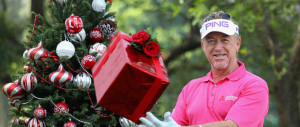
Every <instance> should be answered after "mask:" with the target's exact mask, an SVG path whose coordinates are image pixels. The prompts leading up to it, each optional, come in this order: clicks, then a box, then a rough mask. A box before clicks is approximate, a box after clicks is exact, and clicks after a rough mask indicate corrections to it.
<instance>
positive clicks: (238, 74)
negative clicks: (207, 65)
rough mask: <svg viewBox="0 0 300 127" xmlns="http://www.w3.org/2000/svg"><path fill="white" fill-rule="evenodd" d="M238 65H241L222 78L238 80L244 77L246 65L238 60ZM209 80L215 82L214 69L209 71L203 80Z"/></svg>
mask: <svg viewBox="0 0 300 127" xmlns="http://www.w3.org/2000/svg"><path fill="white" fill-rule="evenodd" d="M238 65H239V67H238V68H237V69H236V70H235V71H233V72H232V73H231V74H229V75H227V76H226V77H224V78H223V79H222V80H224V79H229V80H238V79H240V78H241V77H243V76H244V75H245V74H246V68H245V65H244V63H242V62H241V61H238ZM207 81H210V82H214V80H213V78H212V71H210V72H208V73H207V75H206V76H205V77H204V80H203V82H207Z"/></svg>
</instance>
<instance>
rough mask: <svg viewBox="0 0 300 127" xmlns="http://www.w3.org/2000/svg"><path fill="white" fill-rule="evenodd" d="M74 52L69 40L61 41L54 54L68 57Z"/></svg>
mask: <svg viewBox="0 0 300 127" xmlns="http://www.w3.org/2000/svg"><path fill="white" fill-rule="evenodd" d="M74 53H75V47H74V45H73V44H72V43H71V42H69V41H62V42H60V43H59V44H58V45H57V47H56V54H57V55H58V56H59V57H60V58H61V57H66V58H67V59H70V58H71V57H72V56H73V55H74Z"/></svg>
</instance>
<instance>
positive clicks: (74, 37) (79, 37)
mask: <svg viewBox="0 0 300 127" xmlns="http://www.w3.org/2000/svg"><path fill="white" fill-rule="evenodd" d="M67 35H68V37H69V39H70V41H72V42H75V43H80V42H82V41H84V39H85V38H86V33H85V30H84V29H82V30H81V31H80V32H79V33H75V34H72V33H69V32H67Z"/></svg>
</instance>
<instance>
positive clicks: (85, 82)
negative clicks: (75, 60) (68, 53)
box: [73, 73, 92, 88]
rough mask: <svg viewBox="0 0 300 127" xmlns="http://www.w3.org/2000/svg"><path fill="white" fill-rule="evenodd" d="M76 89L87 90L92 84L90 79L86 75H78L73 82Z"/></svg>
mask: <svg viewBox="0 0 300 127" xmlns="http://www.w3.org/2000/svg"><path fill="white" fill-rule="evenodd" d="M73 83H74V84H75V85H76V86H77V87H78V88H89V87H90V86H91V84H92V78H91V77H90V76H89V75H87V74H86V73H79V74H77V75H76V77H75V78H74V80H73Z"/></svg>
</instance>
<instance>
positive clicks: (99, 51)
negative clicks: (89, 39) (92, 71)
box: [89, 43, 107, 59]
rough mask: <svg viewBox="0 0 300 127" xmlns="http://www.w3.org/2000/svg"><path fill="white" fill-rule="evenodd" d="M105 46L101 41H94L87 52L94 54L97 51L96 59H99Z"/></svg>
mask: <svg viewBox="0 0 300 127" xmlns="http://www.w3.org/2000/svg"><path fill="white" fill-rule="evenodd" d="M106 49H107V48H106V46H105V45H104V44H102V43H95V44H94V45H93V46H91V48H90V51H89V53H90V54H94V53H97V56H96V59H99V58H100V57H101V56H102V55H103V54H104V53H105V51H106Z"/></svg>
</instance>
